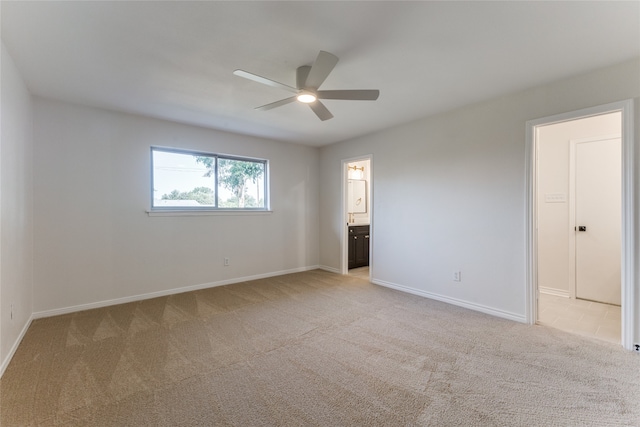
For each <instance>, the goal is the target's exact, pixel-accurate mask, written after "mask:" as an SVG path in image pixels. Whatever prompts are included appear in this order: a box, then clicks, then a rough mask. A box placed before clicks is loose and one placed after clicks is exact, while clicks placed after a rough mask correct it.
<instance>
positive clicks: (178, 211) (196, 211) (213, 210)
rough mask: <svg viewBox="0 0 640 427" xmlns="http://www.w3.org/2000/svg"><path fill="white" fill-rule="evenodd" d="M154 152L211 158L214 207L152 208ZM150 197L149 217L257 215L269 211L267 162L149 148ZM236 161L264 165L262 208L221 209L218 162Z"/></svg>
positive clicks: (193, 151)
mask: <svg viewBox="0 0 640 427" xmlns="http://www.w3.org/2000/svg"><path fill="white" fill-rule="evenodd" d="M155 151H160V152H165V153H176V154H186V155H192V156H203V157H212V158H214V162H215V176H214V177H213V180H214V184H213V185H214V187H213V191H214V200H215V206H154V170H155V169H154V164H153V153H154V152H155ZM149 154H150V166H151V167H150V186H149V191H150V197H149V209H148V210H147V213H148V214H149V216H154V215H212V214H231V215H233V214H259V213H264V212H271V211H270V197H269V187H270V186H269V161H268V160H267V159H260V158H254V157H243V156H234V155H227V154H220V153H210V152H205V151H199V150H189V149H184V148H170V147H159V146H151V149H150V153H149ZM219 159H225V160H237V161H244V162H253V163H261V164H263V165H264V177H263V182H264V186H263V194H264V196H263V197H264V206H263V207H245V208H221V207H219V201H218V184H219V182H218V160H219Z"/></svg>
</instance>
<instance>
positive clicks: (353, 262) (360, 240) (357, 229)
mask: <svg viewBox="0 0 640 427" xmlns="http://www.w3.org/2000/svg"><path fill="white" fill-rule="evenodd" d="M367 265H369V226H368V225H354V226H350V227H349V268H357V267H365V266H367Z"/></svg>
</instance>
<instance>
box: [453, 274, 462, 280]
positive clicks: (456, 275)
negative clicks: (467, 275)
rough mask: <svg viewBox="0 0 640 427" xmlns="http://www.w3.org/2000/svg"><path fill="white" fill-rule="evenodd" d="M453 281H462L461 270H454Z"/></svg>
mask: <svg viewBox="0 0 640 427" xmlns="http://www.w3.org/2000/svg"><path fill="white" fill-rule="evenodd" d="M453 281H454V282H461V281H462V272H461V271H454V272H453Z"/></svg>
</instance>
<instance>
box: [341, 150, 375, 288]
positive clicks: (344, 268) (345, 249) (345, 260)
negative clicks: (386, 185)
mask: <svg viewBox="0 0 640 427" xmlns="http://www.w3.org/2000/svg"><path fill="white" fill-rule="evenodd" d="M367 160H368V161H369V183H368V189H367V192H368V194H369V236H370V237H369V281H371V278H372V277H373V155H372V154H366V155H362V156H357V157H350V158H348V159H342V176H341V185H340V188H341V196H342V207H341V214H340V217H341V218H340V220H341V223H342V226H341V227H340V241H341V242H342V243H341V245H340V274H349V225H348V222H349V215H348V214H347V210H348V207H347V206H348V200H347V186H348V182H347V181H348V179H349V170H348V168H347V167H348V165H349V163H354V162H362V161H367Z"/></svg>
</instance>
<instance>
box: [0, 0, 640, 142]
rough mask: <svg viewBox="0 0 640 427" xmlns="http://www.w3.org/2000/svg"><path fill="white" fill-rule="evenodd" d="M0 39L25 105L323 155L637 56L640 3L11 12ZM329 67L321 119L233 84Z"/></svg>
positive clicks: (75, 6)
mask: <svg viewBox="0 0 640 427" xmlns="http://www.w3.org/2000/svg"><path fill="white" fill-rule="evenodd" d="M1 15H2V39H3V41H4V43H5V45H6V46H7V48H8V50H9V52H10V54H11V56H12V57H13V59H14V60H15V62H16V64H17V66H18V68H19V70H20V72H21V73H22V76H23V77H24V79H25V81H26V84H27V86H28V87H29V89H30V91H31V92H32V93H33V94H36V95H40V96H44V97H50V98H55V99H61V100H65V101H70V102H74V103H81V104H86V105H93V106H99V107H105V108H109V109H114V110H120V111H126V112H131V113H138V114H143V115H147V116H152V117H158V118H163V119H168V120H174V121H178V122H183V123H188V124H193V125H199V126H205V127H210V128H215V129H221V130H227V131H231V132H238V133H243V134H249V135H257V136H263V137H267V138H275V139H279V140H285V141H291V142H296V143H302V144H307V145H312V146H321V145H325V144H330V143H333V142H337V141H342V140H345V139H349V138H352V137H356V136H359V135H363V134H367V133H371V132H375V131H378V130H380V129H383V128H387V127H390V126H394V125H397V124H401V123H405V122H408V121H411V120H414V119H418V118H420V117H425V116H428V115H431V114H434V113H438V112H442V111H446V110H450V109H453V108H456V107H460V106H463V105H466V104H470V103H474V102H478V101H481V100H485V99H489V98H493V97H496V96H500V95H503V94H506V93H509V92H513V91H517V90H521V89H525V88H529V87H533V86H536V85H539V84H543V83H546V82H549V81H553V80H557V79H560V78H563V77H567V76H570V75H574V74H578V73H582V72H585V71H588V70H591V69H595V68H599V67H603V66H607V65H610V64H614V63H617V62H622V61H625V60H628V59H631V58H633V57H638V56H640V2H638V1H631V2H611V1H603V2H597V1H596V2H573V1H572V2H537V1H534V2H397V1H390V2H379V1H376V2H362V1H358V2H329V1H317V2H315V1H300V2H267V1H258V2H232V1H227V2H213V1H212V2H186V1H174V2H155V1H147V2H115V1H114V2H91V1H86V2H51V1H48V2H26V1H19V2H12V1H2V3H1ZM319 50H326V51H329V52H331V53H333V54H335V55H337V56H338V57H339V58H340V61H339V62H338V64H337V66H336V67H335V69H334V70H333V72H332V73H331V75H330V76H329V77H328V78H327V80H326V81H325V83H324V84H323V85H322V87H321V89H379V90H380V98H379V99H378V100H377V101H375V102H372V101H336V100H327V101H324V102H325V105H326V106H327V107H328V108H329V110H331V112H332V113H333V114H334V116H335V117H334V118H333V119H331V120H328V121H325V122H321V121H320V120H319V119H318V118H317V117H316V116H315V114H313V112H312V111H311V110H310V109H309V108H308V107H307V106H305V105H301V104H298V103H293V104H288V105H286V106H283V107H280V108H277V109H273V110H270V111H256V110H254V107H257V106H259V105H263V104H267V103H269V102H273V101H277V100H279V99H281V98H285V97H288V96H289V94H288V93H287V92H284V91H282V90H279V89H276V88H272V87H269V86H264V85H261V84H258V83H255V82H252V81H249V80H245V79H242V78H240V77H237V76H234V75H233V74H232V72H233V70H235V69H236V68H241V69H244V70H247V71H250V72H252V73H256V74H259V75H262V76H265V77H268V78H271V79H274V80H277V81H280V82H282V83H285V84H288V85H291V86H295V69H296V68H297V67H298V66H300V65H307V64H308V65H310V64H311V63H312V62H313V60H314V59H315V57H316V55H317V54H318V51H319Z"/></svg>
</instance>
